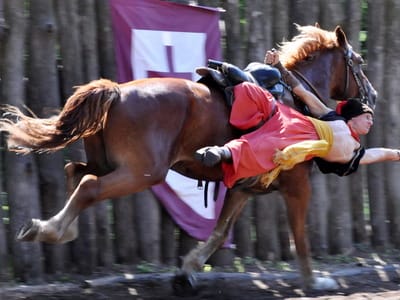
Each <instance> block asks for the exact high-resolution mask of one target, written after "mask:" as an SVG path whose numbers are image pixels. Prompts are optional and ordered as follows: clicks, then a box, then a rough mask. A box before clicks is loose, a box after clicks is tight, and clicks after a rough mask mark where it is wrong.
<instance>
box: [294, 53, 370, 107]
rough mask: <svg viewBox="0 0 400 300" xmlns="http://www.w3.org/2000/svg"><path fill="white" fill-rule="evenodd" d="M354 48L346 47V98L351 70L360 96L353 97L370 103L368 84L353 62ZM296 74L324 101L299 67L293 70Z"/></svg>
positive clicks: (344, 93)
mask: <svg viewBox="0 0 400 300" xmlns="http://www.w3.org/2000/svg"><path fill="white" fill-rule="evenodd" d="M353 53H354V52H353V49H352V47H351V46H350V45H347V47H346V49H345V50H344V59H345V65H346V77H345V88H344V92H343V95H344V97H343V98H344V99H347V94H348V89H349V85H350V71H351V73H352V74H353V77H354V80H355V82H356V84H357V87H358V91H359V95H360V97H358V98H357V97H353V99H357V100H358V101H360V102H361V103H364V104H367V105H369V103H368V91H367V88H366V86H365V85H364V83H363V81H362V80H361V75H360V72H359V70H357V71H356V70H355V66H354V62H353ZM291 71H292V72H293V73H294V74H296V75H297V76H298V77H300V79H301V80H302V81H303V82H305V83H306V84H307V86H308V87H309V88H310V90H311V91H312V92H313V93H314V94H315V95H316V96H317V97H318V98H319V100H320V101H322V102H324V99H323V98H322V96H321V94H320V93H319V92H318V90H317V89H316V88H315V86H314V85H313V84H312V83H311V82H310V81H309V80H308V79H307V78H306V77H305V76H304V75H303V74H302V73H301V72H300V71H299V70H297V69H292V70H291Z"/></svg>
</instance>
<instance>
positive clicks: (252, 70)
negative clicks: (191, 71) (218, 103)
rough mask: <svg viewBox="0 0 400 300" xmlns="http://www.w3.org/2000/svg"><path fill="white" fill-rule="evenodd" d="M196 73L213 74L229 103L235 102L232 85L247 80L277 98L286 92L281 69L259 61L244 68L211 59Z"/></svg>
mask: <svg viewBox="0 0 400 300" xmlns="http://www.w3.org/2000/svg"><path fill="white" fill-rule="evenodd" d="M196 73H197V74H199V75H200V76H202V77H206V76H211V77H212V79H213V80H214V81H215V82H216V83H217V84H218V85H219V86H220V87H221V88H222V89H223V90H224V91H225V94H226V95H227V100H228V104H229V105H232V102H233V99H232V91H231V90H232V87H233V86H235V85H237V84H239V83H242V82H245V81H247V82H252V83H254V84H257V85H258V86H260V87H262V88H264V89H266V90H268V91H269V92H270V93H271V94H272V95H273V96H274V97H275V98H277V99H279V98H280V97H281V96H282V95H283V93H284V85H283V83H282V76H281V73H280V72H279V70H278V69H277V68H274V67H271V66H269V65H266V64H263V63H259V62H252V63H250V64H249V65H247V67H246V68H245V69H244V70H242V69H240V68H239V67H237V66H235V65H233V64H230V63H227V62H221V61H217V60H212V59H209V60H208V62H207V67H200V68H197V69H196Z"/></svg>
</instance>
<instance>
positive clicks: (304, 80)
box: [291, 69, 325, 103]
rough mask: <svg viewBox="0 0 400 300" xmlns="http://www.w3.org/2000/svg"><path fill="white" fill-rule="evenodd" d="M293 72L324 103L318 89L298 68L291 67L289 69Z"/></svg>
mask: <svg viewBox="0 0 400 300" xmlns="http://www.w3.org/2000/svg"><path fill="white" fill-rule="evenodd" d="M291 71H292V72H293V73H294V74H296V75H297V76H298V77H300V79H301V80H302V81H303V82H305V83H306V84H307V86H308V87H309V88H310V89H311V91H312V92H313V93H314V94H315V95H316V96H317V97H318V99H319V100H320V101H321V102H322V103H325V102H324V100H323V98H322V96H321V94H320V93H319V92H318V90H317V89H316V88H315V86H314V85H313V84H312V83H311V82H310V81H309V80H308V79H307V78H306V77H305V76H304V75H303V74H302V73H301V72H300V71H298V70H296V69H293V70H291Z"/></svg>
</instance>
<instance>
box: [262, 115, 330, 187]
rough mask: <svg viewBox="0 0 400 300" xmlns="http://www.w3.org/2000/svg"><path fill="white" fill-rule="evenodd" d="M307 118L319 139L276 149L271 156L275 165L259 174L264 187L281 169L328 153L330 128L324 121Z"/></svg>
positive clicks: (287, 168) (288, 168) (286, 168)
mask: <svg viewBox="0 0 400 300" xmlns="http://www.w3.org/2000/svg"><path fill="white" fill-rule="evenodd" d="M309 119H310V121H311V122H312V123H313V125H314V127H315V130H316V131H317V134H318V136H319V138H320V139H319V140H309V141H303V142H299V143H296V144H293V145H290V146H288V147H286V148H285V149H283V150H277V151H276V153H275V155H274V158H273V160H274V163H275V164H276V165H277V167H276V168H275V169H273V170H272V171H270V172H268V173H265V174H263V175H261V179H260V180H261V183H262V184H263V185H264V186H265V187H267V186H269V185H270V184H271V182H272V181H274V180H275V179H276V177H278V175H279V173H280V172H281V171H282V170H290V169H291V168H293V167H294V166H295V165H296V164H298V163H301V162H303V161H306V160H307V159H309V158H311V157H324V156H325V155H327V154H328V152H329V150H330V149H331V146H332V142H333V131H332V128H331V127H330V126H329V125H328V124H327V123H326V122H323V121H320V120H317V119H314V118H309ZM310 156H311V157H310Z"/></svg>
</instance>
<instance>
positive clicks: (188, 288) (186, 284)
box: [172, 274, 197, 297]
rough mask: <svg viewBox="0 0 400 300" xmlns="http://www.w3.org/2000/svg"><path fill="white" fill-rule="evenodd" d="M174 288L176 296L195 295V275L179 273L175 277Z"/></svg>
mask: <svg viewBox="0 0 400 300" xmlns="http://www.w3.org/2000/svg"><path fill="white" fill-rule="evenodd" d="M172 288H173V290H174V293H175V295H176V296H180V297H188V296H194V295H195V294H196V292H197V288H196V278H195V276H194V275H189V276H188V275H186V274H177V275H175V277H174V279H173V282H172Z"/></svg>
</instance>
